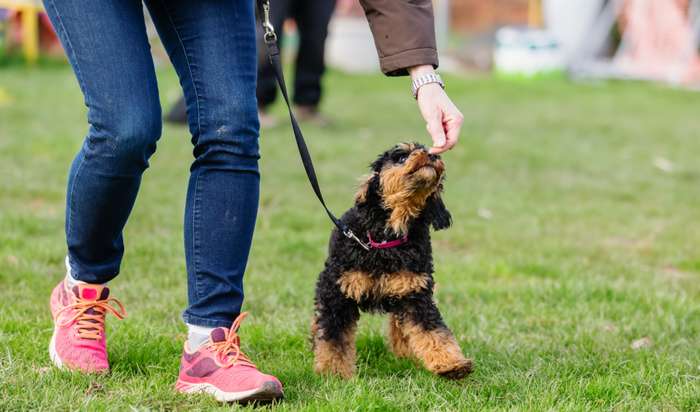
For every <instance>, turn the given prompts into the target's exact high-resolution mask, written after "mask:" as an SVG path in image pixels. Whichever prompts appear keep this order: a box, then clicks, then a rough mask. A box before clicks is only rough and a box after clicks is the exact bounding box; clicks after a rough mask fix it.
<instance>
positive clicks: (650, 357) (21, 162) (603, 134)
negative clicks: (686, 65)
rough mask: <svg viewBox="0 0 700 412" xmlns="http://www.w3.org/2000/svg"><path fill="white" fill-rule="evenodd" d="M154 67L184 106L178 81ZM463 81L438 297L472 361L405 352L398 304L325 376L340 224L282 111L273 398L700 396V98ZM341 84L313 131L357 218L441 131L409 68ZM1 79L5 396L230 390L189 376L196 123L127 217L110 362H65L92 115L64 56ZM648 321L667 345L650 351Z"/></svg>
mask: <svg viewBox="0 0 700 412" xmlns="http://www.w3.org/2000/svg"><path fill="white" fill-rule="evenodd" d="M159 76H160V80H161V85H160V87H161V96H162V97H163V101H164V103H165V102H167V101H172V99H173V98H175V97H176V96H177V95H178V90H177V81H176V79H175V78H174V76H173V75H172V74H171V72H170V71H169V70H168V71H165V70H164V71H162V72H161V73H159ZM447 80H448V90H449V92H450V94H451V95H452V96H453V98H454V99H455V101H456V102H457V104H458V106H459V107H460V108H461V109H462V110H463V112H464V115H465V128H464V132H463V134H462V142H461V144H460V145H459V146H458V148H456V149H455V150H454V151H452V152H450V153H449V154H447V155H446V156H445V159H446V162H447V169H448V175H449V177H448V181H447V183H446V195H445V200H446V203H447V205H448V207H449V208H450V209H451V211H452V214H453V216H454V222H455V223H454V226H453V227H452V228H451V229H450V230H448V231H444V232H439V233H437V234H436V235H435V237H434V246H435V260H436V269H437V270H436V275H435V277H436V279H437V283H438V288H437V300H438V303H439V305H440V307H441V308H442V311H443V313H444V316H445V318H446V321H447V323H448V324H449V325H450V326H451V328H452V329H453V330H454V332H455V335H456V336H457V337H458V339H459V342H460V344H461V346H462V348H463V350H464V352H465V353H466V354H468V355H469V356H470V357H473V358H474V360H475V365H476V369H475V372H474V373H473V374H472V375H471V376H470V377H469V378H467V379H466V380H464V381H462V382H451V381H446V380H443V379H440V378H437V377H435V376H432V375H431V374H429V373H427V372H426V371H424V370H423V369H421V368H420V367H416V366H415V365H414V364H413V363H412V362H410V361H405V360H402V361H399V360H396V359H394V358H393V357H392V355H391V354H390V353H389V352H388V350H387V348H386V346H385V344H384V339H383V327H384V320H383V319H382V318H381V317H379V316H364V317H363V318H362V320H361V324H360V329H359V334H358V353H359V356H358V358H359V362H358V363H359V365H358V374H357V376H356V377H355V378H353V379H352V380H350V381H343V380H339V379H334V378H324V377H318V376H316V375H315V374H314V373H313V372H312V369H311V364H312V354H311V352H310V347H309V343H308V327H309V321H310V316H311V312H312V296H313V287H314V282H315V280H316V276H317V274H318V272H319V270H320V269H321V267H322V264H323V260H324V258H325V249H326V240H327V238H328V234H329V231H330V228H331V225H330V224H329V222H328V221H327V219H326V217H325V216H324V214H323V213H322V210H321V208H320V206H319V205H318V204H317V203H316V200H315V199H314V197H313V195H312V192H311V190H310V188H309V187H308V183H307V182H306V177H305V175H304V172H303V170H302V168H301V164H300V162H299V160H298V158H297V154H296V149H295V148H294V146H293V141H292V137H291V134H290V131H289V129H288V128H287V126H286V125H285V126H284V127H281V128H279V129H276V130H272V131H265V132H264V133H263V135H262V138H261V142H262V153H263V157H262V160H261V168H262V176H263V178H262V199H261V205H260V213H259V220H258V225H257V231H256V234H255V240H254V245H253V251H252V256H251V259H250V265H249V270H248V273H247V277H246V279H247V280H246V287H247V299H246V303H245V309H247V310H249V311H251V312H252V316H251V317H249V318H248V320H246V323H245V325H244V327H243V329H242V333H241V334H242V338H243V342H244V349H245V351H246V352H247V353H248V354H249V355H250V356H251V357H252V358H253V359H254V360H255V361H256V362H257V363H258V365H259V366H260V367H261V368H262V369H263V370H265V371H269V372H270V373H274V374H276V375H277V376H279V377H280V379H281V380H282V381H283V382H284V384H285V391H286V400H285V402H284V403H282V404H281V405H279V406H278V407H275V409H280V410H290V411H297V410H302V409H308V410H318V409H328V410H343V411H345V410H397V411H401V410H481V409H501V410H502V409H508V410H513V409H515V410H581V411H584V410H592V409H596V410H597V409H600V410H685V411H691V410H699V409H700V249H699V248H698V245H700V230H698V226H697V225H698V222H699V221H700V207H699V206H698V205H699V204H700V162H698V153H700V139H699V137H700V136H698V130H700V116H698V110H700V95H698V94H694V93H690V92H684V91H678V90H669V89H663V88H658V87H654V86H649V85H643V84H634V83H612V84H595V85H590V84H589V85H575V84H570V83H566V82H563V81H560V80H553V81H548V82H545V81H541V82H530V83H528V82H508V81H505V80H493V79H481V78H476V79H457V78H448V79H447ZM326 85H327V91H328V93H327V99H326V100H325V105H324V107H325V109H326V111H327V113H328V114H329V115H331V116H332V117H333V118H334V119H335V121H336V126H335V127H334V128H332V129H327V130H321V129H316V128H313V127H305V132H306V134H307V138H308V140H309V145H310V149H311V150H312V153H313V155H314V158H315V161H316V165H317V167H318V172H319V175H320V178H321V180H322V185H323V188H324V191H325V194H326V196H327V198H328V200H329V203H330V205H331V207H332V209H333V210H335V211H337V212H339V213H340V212H342V211H343V210H344V209H345V208H347V207H349V205H350V203H351V199H352V194H353V192H354V186H355V183H356V179H357V177H358V176H360V175H361V174H363V173H364V172H365V168H366V166H367V164H368V163H369V161H370V160H371V159H372V158H373V157H374V156H376V154H377V153H379V152H380V151H382V150H383V149H385V148H387V147H388V146H390V145H392V144H393V143H395V142H397V141H400V140H408V139H419V140H422V141H426V136H425V134H424V130H425V129H424V125H423V122H422V121H421V120H420V119H419V116H418V113H417V109H416V107H415V103H414V102H413V101H412V100H411V98H410V96H409V94H408V92H407V88H406V87H407V83H406V81H405V79H401V80H397V79H389V80H386V79H381V78H380V77H378V76H352V77H351V76H346V75H341V74H338V73H330V74H329V76H328V77H327V80H326ZM0 88H2V89H5V92H6V95H9V99H8V98H7V97H8V96H6V98H5V99H4V101H2V102H0V302H2V303H0V409H2V410H20V409H34V410H46V409H56V410H70V409H84V410H130V409H132V410H145V409H155V410H159V409H168V410H169V409H180V410H211V409H214V408H216V407H219V406H218V405H217V404H216V403H215V402H214V401H212V400H209V399H208V398H206V397H186V396H183V395H177V394H175V393H174V392H173V383H174V381H175V377H176V374H177V369H178V362H179V356H180V351H181V345H182V341H183V338H184V336H185V328H184V325H183V324H182V323H181V321H180V312H181V310H182V309H183V308H184V306H185V303H186V287H185V282H186V276H185V271H184V258H183V252H182V234H181V221H182V212H183V204H184V197H185V189H186V180H187V174H188V167H189V162H190V161H191V158H190V156H191V147H190V144H189V137H188V134H187V132H186V130H184V129H182V128H177V127H166V128H165V130H164V135H163V138H162V139H161V141H160V143H159V150H158V152H157V153H156V155H155V156H154V157H153V160H152V163H151V168H150V169H149V170H148V171H147V173H146V174H145V177H144V180H143V186H142V189H141V192H140V195H139V198H138V201H137V204H136V208H135V210H134V212H133V215H132V217H131V220H130V222H129V224H128V226H127V228H126V234H125V236H126V243H127V253H126V256H125V258H124V264H123V268H122V275H120V276H119V277H118V278H117V279H116V280H115V281H114V282H112V284H111V286H112V289H113V291H114V294H115V296H117V297H118V298H120V299H121V300H122V301H123V302H125V304H126V305H127V309H128V312H129V317H128V318H127V319H126V320H124V321H121V322H118V321H116V320H115V319H114V318H110V320H109V322H108V325H109V335H110V341H109V351H110V357H111V361H112V365H113V371H112V373H111V374H110V375H109V376H105V377H98V378H94V377H85V376H80V375H76V374H72V373H68V372H61V371H57V370H54V369H53V368H51V367H50V362H49V358H48V354H47V350H46V346H47V343H48V341H49V337H50V335H51V320H50V316H49V313H48V309H47V304H48V295H49V292H50V290H51V288H52V287H53V286H54V285H55V284H56V282H58V280H59V279H61V277H62V276H63V264H62V261H63V257H64V254H65V250H64V238H63V215H62V214H63V201H64V186H65V180H66V173H67V169H68V166H69V163H70V162H71V159H72V157H73V155H74V153H75V152H76V151H77V150H78V148H79V146H80V144H81V139H82V136H83V135H84V133H85V131H86V125H85V121H84V116H85V110H84V107H83V105H82V97H81V95H80V92H79V90H78V87H77V86H76V82H75V81H74V79H73V76H72V74H71V72H70V70H69V69H68V68H66V67H58V68H57V67H51V68H46V69H33V70H23V69H20V68H17V67H14V68H13V67H10V68H5V69H2V70H0ZM277 109H278V110H279V113H280V114H282V108H281V106H278V107H277ZM664 159H666V160H667V161H668V162H671V165H672V171H670V172H665V171H663V170H661V169H668V168H667V167H665V166H666V165H664V164H663V161H664ZM655 163H656V164H657V166H655ZM658 164H660V165H661V166H662V167H661V168H659V167H658ZM489 212H490V214H491V217H490V218H487V217H488V215H489ZM644 337H648V338H649V339H650V340H651V345H649V346H646V347H643V348H641V349H636V350H635V349H633V348H632V347H631V345H632V342H634V341H635V340H637V339H640V338H644ZM229 408H231V406H223V407H222V409H229Z"/></svg>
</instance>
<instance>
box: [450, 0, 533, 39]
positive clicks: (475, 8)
mask: <svg viewBox="0 0 700 412" xmlns="http://www.w3.org/2000/svg"><path fill="white" fill-rule="evenodd" d="M450 1H451V5H450V14H451V18H450V20H451V26H452V27H451V29H452V30H454V31H466V32H480V31H487V30H491V29H493V28H495V27H497V26H501V25H505V24H525V23H527V4H528V0H450Z"/></svg>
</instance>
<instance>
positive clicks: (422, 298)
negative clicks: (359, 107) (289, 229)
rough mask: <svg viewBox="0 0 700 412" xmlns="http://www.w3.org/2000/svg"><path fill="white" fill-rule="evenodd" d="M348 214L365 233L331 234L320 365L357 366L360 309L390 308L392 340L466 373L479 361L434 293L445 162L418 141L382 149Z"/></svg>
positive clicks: (327, 368)
mask: <svg viewBox="0 0 700 412" xmlns="http://www.w3.org/2000/svg"><path fill="white" fill-rule="evenodd" d="M371 169H372V173H371V175H369V177H367V179H366V180H365V181H364V182H363V183H362V184H361V186H360V189H359V191H358V192H357V194H356V195H355V205H354V206H353V207H352V208H351V209H350V210H348V211H347V212H345V214H344V215H343V216H342V218H341V220H342V221H343V222H344V223H345V224H346V225H348V227H349V228H350V229H351V230H352V231H353V232H354V233H355V234H356V235H357V238H356V239H353V238H348V237H346V236H345V235H344V234H343V233H342V232H340V231H339V230H337V229H336V230H334V231H333V233H332V234H331V239H330V245H329V252H328V253H329V255H328V259H327V260H326V263H325V268H324V269H323V271H322V272H321V274H320V276H319V279H318V283H317V284H316V297H315V314H314V319H313V322H312V327H311V334H312V342H313V349H314V356H315V365H314V369H315V371H316V372H317V373H329V374H336V375H340V376H342V377H344V378H349V377H351V376H352V375H353V373H354V372H355V329H356V324H357V320H358V319H359V317H360V310H362V311H366V312H379V313H388V314H389V332H388V340H389V347H390V348H391V350H392V352H394V354H395V355H396V356H398V357H415V358H417V359H419V360H420V361H421V362H422V363H423V364H424V365H425V367H426V368H427V369H428V370H430V371H431V372H433V373H436V374H438V375H442V376H445V377H448V378H452V379H461V378H463V377H464V376H466V375H467V374H468V373H469V372H471V369H472V361H471V360H470V359H466V358H465V357H464V356H463V355H462V351H461V350H460V348H459V345H458V344H457V341H456V340H455V338H454V336H453V335H452V332H450V330H449V329H448V328H447V326H446V325H445V323H444V322H443V320H442V316H441V315H440V312H439V311H438V308H437V307H436V306H435V302H434V301H433V288H434V281H433V276H432V274H433V259H432V251H431V246H430V230H429V229H430V228H429V227H430V226H432V227H433V229H435V230H440V229H446V228H448V227H449V226H450V224H451V216H450V213H449V212H448V211H447V209H446V208H445V205H444V203H443V201H442V199H441V197H440V194H441V192H442V190H443V184H442V182H443V179H444V176H445V164H444V163H443V161H442V160H441V159H440V157H439V156H437V155H433V154H429V153H428V150H427V149H426V148H425V147H424V146H422V145H420V144H417V143H410V144H409V143H402V144H399V145H397V146H395V147H393V148H392V149H390V150H388V151H386V152H385V153H383V154H382V155H380V156H379V157H378V158H377V160H375V161H374V163H372V165H371Z"/></svg>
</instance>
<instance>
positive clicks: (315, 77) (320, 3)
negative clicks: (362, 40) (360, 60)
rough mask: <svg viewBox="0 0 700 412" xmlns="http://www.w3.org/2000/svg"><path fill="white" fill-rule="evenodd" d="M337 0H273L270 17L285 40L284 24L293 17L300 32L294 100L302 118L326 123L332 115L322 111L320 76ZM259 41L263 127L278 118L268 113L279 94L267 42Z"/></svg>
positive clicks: (259, 74) (280, 37)
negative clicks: (320, 106)
mask: <svg viewBox="0 0 700 412" xmlns="http://www.w3.org/2000/svg"><path fill="white" fill-rule="evenodd" d="M335 3H336V0H271V1H270V20H271V21H272V25H273V26H274V27H277V28H278V30H277V42H278V45H281V44H282V35H283V33H284V30H282V26H283V24H284V21H285V20H287V19H288V18H291V19H294V22H295V23H296V27H297V33H299V47H298V49H297V55H296V61H295V70H294V91H293V96H292V100H293V102H294V104H295V105H296V108H295V113H296V115H297V117H298V118H299V120H300V121H307V122H311V123H314V124H316V125H318V126H326V125H328V124H329V119H328V118H327V117H326V116H324V115H322V114H321V113H320V111H319V103H320V101H321V93H322V90H321V77H322V76H323V72H324V71H325V62H324V51H325V45H326V36H327V35H328V23H329V22H330V20H331V16H332V15H333V9H334V8H335ZM261 37H262V36H260V41H259V46H258V50H259V56H260V62H259V65H258V88H257V95H258V108H259V110H260V124H261V126H262V127H273V126H275V125H276V124H277V120H276V119H275V118H274V117H273V116H272V115H270V114H269V113H268V108H269V106H270V105H272V103H273V102H274V101H275V98H276V97H277V81H276V80H275V71H274V69H273V67H272V66H271V65H270V64H269V63H268V62H267V57H266V55H265V45H264V43H263V42H262V38H261Z"/></svg>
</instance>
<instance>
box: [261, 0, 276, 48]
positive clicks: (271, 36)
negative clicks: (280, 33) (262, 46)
mask: <svg viewBox="0 0 700 412" xmlns="http://www.w3.org/2000/svg"><path fill="white" fill-rule="evenodd" d="M260 4H261V7H262V18H263V20H262V28H263V31H264V32H265V34H264V35H263V38H264V40H265V43H266V44H269V43H274V42H276V41H277V33H275V27H274V26H273V25H272V21H271V20H270V0H261V2H260Z"/></svg>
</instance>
